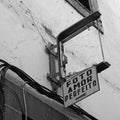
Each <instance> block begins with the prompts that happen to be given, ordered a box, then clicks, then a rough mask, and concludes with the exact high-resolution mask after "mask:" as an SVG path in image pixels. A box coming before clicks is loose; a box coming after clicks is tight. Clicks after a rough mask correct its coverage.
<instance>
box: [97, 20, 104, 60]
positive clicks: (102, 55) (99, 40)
mask: <svg viewBox="0 0 120 120" xmlns="http://www.w3.org/2000/svg"><path fill="white" fill-rule="evenodd" d="M98 22H99V21H98V20H97V27H98V36H99V42H100V47H101V52H102V58H103V62H105V55H104V50H103V45H102V40H101V35H100V34H101V33H100V31H99V24H98Z"/></svg>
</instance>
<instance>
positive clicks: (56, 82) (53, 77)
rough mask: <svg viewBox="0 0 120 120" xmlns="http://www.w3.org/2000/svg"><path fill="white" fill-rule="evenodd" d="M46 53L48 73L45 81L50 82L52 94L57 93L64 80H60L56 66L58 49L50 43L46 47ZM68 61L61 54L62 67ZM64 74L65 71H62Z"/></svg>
mask: <svg viewBox="0 0 120 120" xmlns="http://www.w3.org/2000/svg"><path fill="white" fill-rule="evenodd" d="M45 51H46V53H47V54H48V55H49V70H50V73H47V79H48V80H49V81H50V82H51V85H52V90H53V92H55V93H57V90H58V87H61V85H62V84H63V82H65V79H64V78H63V79H62V80H60V74H59V72H58V71H59V70H58V69H59V66H58V49H57V45H53V44H51V43H49V44H48V46H46V49H45ZM67 62H68V60H67V57H66V56H65V55H64V54H63V61H62V67H63V68H65V65H66V64H67ZM64 72H65V69H64Z"/></svg>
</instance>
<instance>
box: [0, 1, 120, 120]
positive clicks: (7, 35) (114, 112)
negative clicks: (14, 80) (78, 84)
mask: <svg viewBox="0 0 120 120" xmlns="http://www.w3.org/2000/svg"><path fill="white" fill-rule="evenodd" d="M98 4H99V9H100V12H101V13H102V16H101V20H102V22H103V27H104V35H101V39H102V43H103V48H104V54H105V58H106V60H107V61H109V62H110V63H111V67H110V68H109V69H107V70H106V71H104V72H102V73H101V74H99V80H100V86H101V91H100V92H98V93H96V94H94V95H92V96H91V97H89V98H86V99H85V100H83V101H81V102H79V103H78V104H79V105H80V106H81V107H82V108H84V109H85V110H87V111H88V112H89V113H91V114H92V115H94V116H95V117H96V118H98V119H100V120H105V119H106V120H108V119H109V120H113V119H114V120H119V119H120V115H119V111H120V102H119V99H120V87H119V86H120V82H119V78H120V74H119V72H120V70H119V68H120V57H119V53H120V49H119V48H120V47H119V46H120V42H119V38H120V34H119V31H120V30H119V28H120V24H119V18H120V14H119V10H120V7H119V6H120V2H119V1H118V0H109V1H107V0H98ZM82 18H83V17H82V16H81V15H80V14H78V13H77V12H76V11H75V10H74V9H73V8H72V7H71V6H70V5H69V4H68V3H66V2H65V1H64V0H44V1H43V0H0V58H1V59H4V60H6V61H8V62H10V63H11V64H14V65H16V66H18V67H19V68H21V69H23V70H24V71H25V72H27V73H28V74H29V75H30V76H31V77H33V78H34V79H35V80H36V81H37V82H39V83H40V84H42V85H45V86H46V87H48V88H50V89H51V85H50V83H49V81H48V80H47V79H46V74H47V73H49V59H48V55H47V54H46V53H45V45H47V43H48V42H51V43H53V44H56V37H57V35H58V34H59V33H60V32H61V31H63V30H64V29H66V28H67V27H69V26H70V25H72V24H74V23H75V22H77V21H79V20H80V19H82ZM65 53H66V55H67V57H68V61H69V62H68V64H67V74H69V72H74V71H80V70H83V69H85V68H87V67H91V65H93V64H95V63H99V62H101V61H102V54H101V49H100V44H99V36H98V31H97V30H96V29H95V28H94V27H91V28H89V29H87V30H85V31H84V32H82V33H81V34H79V35H78V36H76V37H75V38H73V39H72V40H71V41H69V42H67V43H65Z"/></svg>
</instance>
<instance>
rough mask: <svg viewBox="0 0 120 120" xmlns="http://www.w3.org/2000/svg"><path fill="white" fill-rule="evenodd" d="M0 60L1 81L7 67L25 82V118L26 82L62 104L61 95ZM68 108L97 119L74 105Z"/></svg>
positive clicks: (25, 105)
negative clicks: (0, 64)
mask: <svg viewBox="0 0 120 120" xmlns="http://www.w3.org/2000/svg"><path fill="white" fill-rule="evenodd" d="M1 61H2V67H3V66H4V67H3V68H2V70H1V73H0V74H1V79H2V81H3V80H4V78H5V74H6V72H7V70H8V69H10V70H12V71H13V72H15V73H16V74H17V75H18V76H19V77H20V78H21V79H22V80H23V81H24V82H25V83H24V85H23V100H24V109H25V120H27V104H26V96H25V90H24V87H25V85H26V84H28V85H30V86H31V87H32V88H34V89H35V90H36V91H38V92H39V93H40V94H43V95H46V96H47V97H49V98H51V99H53V100H56V101H58V102H59V103H61V104H64V102H63V97H61V96H59V95H57V94H55V93H53V92H52V91H51V90H49V89H48V88H46V87H44V86H42V85H40V84H38V83H37V82H36V81H35V80H33V79H32V78H31V77H30V76H29V75H28V74H26V73H25V72H24V71H22V70H21V69H19V68H17V67H15V66H13V65H10V64H8V63H7V62H4V60H1V59H0V62H1ZM69 108H71V109H72V110H74V111H76V113H81V114H82V115H85V116H87V117H88V118H90V119H91V120H97V119H96V118H95V117H93V116H92V115H90V114H89V113H87V112H86V111H84V110H83V109H82V108H77V107H76V106H74V105H71V106H70V107H69Z"/></svg>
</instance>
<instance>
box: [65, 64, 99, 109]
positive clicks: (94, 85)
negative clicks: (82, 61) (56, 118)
mask: <svg viewBox="0 0 120 120" xmlns="http://www.w3.org/2000/svg"><path fill="white" fill-rule="evenodd" d="M99 90H100V88H99V82H98V76H97V72H96V66H92V67H91V68H88V69H86V70H84V71H82V72H78V73H76V74H74V75H73V76H72V77H69V78H68V79H67V81H66V82H65V83H64V84H63V96H64V105H65V107H67V106H69V105H72V104H74V103H76V102H78V101H80V100H82V99H84V98H86V97H88V96H89V95H91V94H93V93H95V92H97V91H99Z"/></svg>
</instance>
